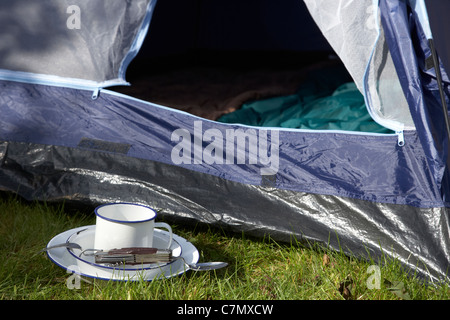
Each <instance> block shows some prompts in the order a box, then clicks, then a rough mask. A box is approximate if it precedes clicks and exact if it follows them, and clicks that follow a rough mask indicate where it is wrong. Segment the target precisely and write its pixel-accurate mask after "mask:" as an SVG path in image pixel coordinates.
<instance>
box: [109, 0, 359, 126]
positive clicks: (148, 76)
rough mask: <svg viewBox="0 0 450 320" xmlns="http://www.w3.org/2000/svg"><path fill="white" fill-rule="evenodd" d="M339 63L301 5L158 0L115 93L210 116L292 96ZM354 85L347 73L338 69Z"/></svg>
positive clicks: (288, 0) (294, 0)
mask: <svg viewBox="0 0 450 320" xmlns="http://www.w3.org/2000/svg"><path fill="white" fill-rule="evenodd" d="M336 65H337V66H339V68H340V65H341V63H340V61H339V60H338V59H337V57H336V56H335V55H334V52H333V50H332V49H331V47H330V46H329V44H328V42H327V41H326V40H325V38H324V37H323V36H322V34H321V32H320V30H319V29H318V28H317V26H316V24H315V23H314V21H313V19H312V17H311V16H310V14H309V12H308V10H307V8H306V6H305V4H304V3H303V1H298V0H283V1H271V0H246V1H241V0H232V1H223V0H218V1H202V0H165V1H159V2H158V3H157V5H156V7H155V11H154V13H153V16H152V20H151V24H150V27H149V31H148V33H147V36H146V39H145V41H144V43H143V46H142V48H141V50H140V52H139V54H138V55H137V56H136V58H135V59H134V60H133V61H132V63H131V64H130V66H129V68H128V70H127V75H126V76H127V80H128V81H129V82H130V84H131V86H130V87H115V88H113V89H114V90H116V91H119V92H122V93H125V94H129V95H131V96H133V97H136V98H139V99H143V100H146V101H151V102H154V103H157V104H161V105H164V106H169V107H173V108H177V109H180V110H184V111H187V112H189V113H192V114H194V115H198V116H201V117H203V118H206V119H211V120H216V119H217V118H219V117H220V116H221V115H223V114H225V113H229V112H231V111H234V110H236V109H238V108H239V107H240V106H241V105H242V104H243V103H244V102H246V101H252V100H257V99H264V98H268V97H274V96H282V95H290V94H292V93H294V92H296V91H297V90H298V88H299V87H300V85H301V84H302V83H304V81H305V79H307V77H308V73H309V72H311V71H314V70H321V69H323V68H327V67H330V66H336ZM340 72H342V76H343V77H344V80H345V81H350V78H349V76H348V74H347V73H346V71H345V68H343V67H342V68H340Z"/></svg>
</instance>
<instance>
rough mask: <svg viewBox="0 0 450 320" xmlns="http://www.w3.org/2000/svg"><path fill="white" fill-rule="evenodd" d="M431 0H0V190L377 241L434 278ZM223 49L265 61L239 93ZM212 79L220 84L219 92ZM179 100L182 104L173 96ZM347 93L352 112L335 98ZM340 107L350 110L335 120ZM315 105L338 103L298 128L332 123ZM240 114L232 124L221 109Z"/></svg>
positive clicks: (435, 70)
mask: <svg viewBox="0 0 450 320" xmlns="http://www.w3.org/2000/svg"><path fill="white" fill-rule="evenodd" d="M446 8H447V9H448V4H446V3H445V2H444V1H428V2H427V3H426V5H425V2H424V1H423V0H409V1H408V0H402V1H400V0H379V1H377V0H357V1H352V0H341V1H335V0H320V1H318V0H314V1H313V0H304V1H300V0H283V1H270V0H246V1H230V0H228V1H223V0H213V1H201V0H182V1H175V0H165V1H159V2H158V3H157V2H156V0H133V1H123V0H107V1H106V0H95V1H89V2H87V1H81V0H71V1H67V0H45V1H25V0H14V1H13V0H5V1H2V2H1V4H0V9H1V10H0V21H1V25H2V28H1V29H0V92H1V95H0V114H1V117H0V189H1V190H5V191H10V192H15V193H17V194H19V195H20V196H22V197H24V198H26V199H38V200H46V201H49V202H52V201H54V202H58V201H67V202H73V203H82V204H88V205H97V204H102V203H107V202H117V201H122V202H136V203H145V204H148V205H150V206H152V207H154V208H156V209H157V210H159V212H160V214H161V215H163V216H164V217H166V218H167V219H172V220H173V221H180V222H181V223H197V222H202V223H208V224H211V225H215V226H219V227H224V228H230V229H232V230H235V231H238V232H246V233H248V234H250V235H255V236H264V235H270V236H271V237H272V238H274V239H276V240H280V241H289V240H291V239H293V237H295V238H298V239H306V240H310V241H318V242H321V243H326V244H327V245H329V246H330V247H332V248H335V249H341V250H344V251H345V252H351V253H353V254H355V255H361V256H365V257H367V256H368V255H370V257H372V258H374V259H377V258H379V257H381V256H382V255H383V254H384V255H387V256H390V257H395V258H398V259H399V260H400V261H401V262H402V263H403V264H404V265H405V267H407V268H411V270H415V271H416V272H418V274H420V275H422V276H425V277H427V278H431V279H432V280H438V279H447V278H448V274H447V272H448V266H449V261H450V250H449V244H450V243H449V216H448V213H449V212H448V208H449V202H448V201H447V198H448V196H449V191H450V188H449V180H448V178H449V176H448V168H449V166H448V146H449V144H448V135H449V133H448V120H447V118H448V112H447V105H448V98H449V91H448V84H449V79H448V76H447V73H446V72H445V70H446V69H447V70H448V67H449V65H448V63H449V61H448V58H449V57H450V54H449V47H448V43H446V36H445V35H444V33H443V31H442V30H446V24H447V25H448V22H446V21H444V18H443V17H441V15H439V12H442V11H444V10H445V9H446ZM184 63H186V64H184ZM186 65H187V66H194V65H195V66H199V67H200V68H199V69H197V71H195V72H194V71H192V69H190V68H189V67H186ZM217 66H221V67H222V69H217V68H216V67H217ZM238 66H239V67H240V68H243V69H240V71H239V72H241V73H240V74H242V72H243V73H244V74H247V75H250V74H251V75H252V78H251V79H253V80H255V79H256V80H257V81H261V79H262V77H263V76H264V75H268V74H270V75H271V76H273V77H271V78H270V79H266V80H264V81H265V86H264V88H263V90H257V89H255V87H254V86H252V85H250V84H249V83H248V82H247V83H246V85H247V87H245V88H247V89H245V90H244V91H245V92H244V91H242V90H241V91H239V89H241V88H243V87H244V84H243V82H244V81H243V78H242V77H238V76H237V75H236V73H232V72H235V71H236V69H237V67H238ZM257 67H260V68H262V69H260V71H257ZM177 68H178V70H182V71H183V72H184V73H181V74H182V76H176V75H175V74H176V73H175V70H176V69H177ZM208 68H209V69H208ZM208 70H209V71H208ZM211 70H212V71H211ZM218 70H220V71H218ZM294 70H296V73H293V71H294ZM227 72H228V73H227ZM178 75H180V73H178ZM200 75H207V76H208V77H207V78H206V79H204V80H203V82H202V81H200V80H198V77H199V76H200ZM223 77H228V82H229V83H230V84H231V85H233V87H232V88H233V89H232V90H231V89H230V90H229V92H233V93H234V94H236V95H235V96H234V97H233V96H231V97H230V96H226V98H225V95H224V96H222V95H221V94H224V92H223V91H225V87H226V86H225V84H224V83H223V82H221V81H222V80H221V79H223ZM128 78H130V79H131V80H130V82H128ZM180 78H182V79H181V80H183V81H184V82H183V83H184V84H183V86H182V85H178V84H177V83H175V82H174V81H175V79H178V80H180ZM219 78H220V79H219ZM142 79H143V80H146V82H144V85H143V86H141V87H140V90H137V89H133V88H137V87H139V85H138V84H139V81H140V80H142ZM336 79H338V80H339V81H338V80H336ZM256 80H255V81H256ZM246 81H248V79H246ZM128 85H130V86H128ZM136 85H137V86H136ZM189 85H190V86H189ZM186 86H187V87H186ZM227 88H228V87H227ZM133 90H135V91H133ZM236 90H237V91H236ZM140 94H149V96H150V97H149V99H148V100H147V99H143V98H142V97H140V96H139V95H140ZM204 94H209V95H208V96H204ZM163 96H164V97H163ZM190 98H192V99H194V100H196V103H197V104H200V105H201V108H200V113H199V114H195V113H193V112H190V110H191V109H189V108H183V105H186V106H187V105H189V106H191V104H190V103H191V102H190ZM258 98H261V99H258ZM164 99H166V100H164ZM214 99H215V100H214ZM165 101H171V102H170V103H169V102H165ZM233 101H234V104H231V102H233ZM236 101H238V102H236ZM342 101H344V102H345V101H347V102H345V103H344V106H343V105H338V106H337V107H336V105H335V104H334V103H336V102H338V103H339V102H342ZM349 101H351V104H352V105H354V106H356V107H358V111H354V110H353V109H349V110H350V111H349V112H347V113H345V112H342V111H343V110H344V109H345V108H347V106H348V105H349V104H348V102H349ZM220 102H222V105H221V108H222V109H220V110H219V111H218V112H214V115H211V114H208V115H203V114H201V112H203V111H205V110H206V111H208V110H209V111H211V110H212V109H214V108H215V107H214V108H213V104H215V103H220ZM224 102H226V103H224ZM192 105H194V104H192ZM239 106H241V107H239ZM327 106H333V108H334V109H333V110H335V111H336V112H333V113H332V114H331V113H330V112H327V111H328V110H330V108H331V107H330V108H328V107H327ZM361 106H363V108H361ZM319 107H320V108H321V109H316V108H319ZM298 108H304V109H302V110H301V111H299V110H298ZM197 110H198V108H197ZM202 110H203V111H202ZM214 110H215V109H214ZM281 110H283V112H281ZM305 110H308V111H311V112H312V113H310V112H308V113H305V112H306V111H305ZM318 110H320V112H317V111H318ZM352 110H353V111H352ZM357 112H362V113H361V117H364V119H366V120H368V121H369V122H370V124H367V123H365V124H364V125H362V126H355V128H350V127H348V125H349V124H350V125H352V124H353V123H354V122H355V121H357V120H358V119H355V118H358V117H359V116H357V117H355V114H358V113H357ZM364 112H365V113H366V114H365V115H364ZM282 113H283V116H286V117H285V118H283V119H282V120H280V121H279V122H277V123H278V124H277V125H273V123H275V122H271V121H273V119H274V118H273V116H281V114H282ZM329 113H330V115H329V116H330V117H331V118H330V119H334V120H336V119H335V118H333V117H335V116H336V113H339V114H342V113H344V114H342V116H341V115H339V121H341V120H342V117H344V118H345V117H348V116H353V118H352V117H350V118H345V119H346V120H345V121H344V122H346V125H347V126H344V127H340V126H336V125H335V124H334V122H333V125H332V126H328V127H321V126H319V127H318V126H317V121H318V122H319V123H322V124H325V125H328V124H329V123H331V121H334V120H330V119H328V120H323V119H321V117H320V115H321V114H323V115H324V116H325V114H329ZM263 114H264V115H266V114H269V115H270V118H269V119H268V120H264V121H262V122H252V121H253V119H254V117H262V115H263ZM305 114H307V116H308V117H309V118H308V121H303V120H304V119H305V118H304V115H305ZM242 115H244V118H245V117H246V118H247V119H248V121H250V122H243V123H239V122H237V121H238V120H236V119H238V117H237V116H239V117H240V116H242ZM252 115H253V116H252ZM367 115H368V116H367ZM220 119H222V120H223V121H219V120H220ZM348 119H350V120H348ZM294 120H295V121H294ZM311 123H312V125H311V127H305V125H309V124H311ZM369 127H370V128H372V127H376V129H375V130H372V129H369ZM380 128H381V129H383V130H379V129H380Z"/></svg>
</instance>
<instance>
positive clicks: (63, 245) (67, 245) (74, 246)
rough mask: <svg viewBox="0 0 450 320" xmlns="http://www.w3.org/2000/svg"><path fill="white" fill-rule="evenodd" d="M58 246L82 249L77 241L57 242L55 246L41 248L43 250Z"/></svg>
mask: <svg viewBox="0 0 450 320" xmlns="http://www.w3.org/2000/svg"><path fill="white" fill-rule="evenodd" d="M56 248H69V249H81V246H80V245H78V244H76V243H73V242H64V243H60V244H55V245H54V246H50V247H47V248H44V249H42V250H41V252H43V251H48V250H51V249H56Z"/></svg>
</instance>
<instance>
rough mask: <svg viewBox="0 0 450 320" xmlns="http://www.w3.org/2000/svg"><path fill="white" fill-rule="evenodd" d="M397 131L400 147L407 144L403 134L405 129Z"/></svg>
mask: <svg viewBox="0 0 450 320" xmlns="http://www.w3.org/2000/svg"><path fill="white" fill-rule="evenodd" d="M395 133H396V134H397V137H398V142H397V143H398V145H399V146H400V147H403V146H404V145H405V137H404V135H403V130H397V131H396V132H395Z"/></svg>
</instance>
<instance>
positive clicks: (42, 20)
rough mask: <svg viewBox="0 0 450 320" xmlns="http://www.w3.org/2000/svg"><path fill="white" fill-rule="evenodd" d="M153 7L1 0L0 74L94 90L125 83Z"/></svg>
mask: <svg viewBox="0 0 450 320" xmlns="http://www.w3.org/2000/svg"><path fill="white" fill-rule="evenodd" d="M155 4H156V1H154V0H133V1H122V0H108V1H93V2H86V1H81V0H75V1H65V0H64V1H60V0H45V1H33V2H30V1H24V0H7V1H6V0H5V1H2V2H1V4H0V21H1V22H0V23H1V28H2V30H3V31H2V33H1V34H0V74H1V75H2V77H3V78H11V79H21V80H22V81H39V82H43V81H45V82H48V83H54V84H55V83H59V84H61V83H64V84H65V85H69V86H70V85H72V86H73V85H75V86H77V85H78V86H85V87H94V88H95V87H105V86H109V85H114V84H122V85H123V84H126V81H125V70H126V68H127V66H128V64H129V63H130V62H131V60H132V58H133V57H134V56H135V55H136V54H137V52H138V50H139V48H140V47H141V44H142V41H143V39H144V37H145V34H146V32H147V28H148V25H149V22H150V19H151V15H152V13H153V9H154V6H155ZM11 71H13V72H11Z"/></svg>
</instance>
